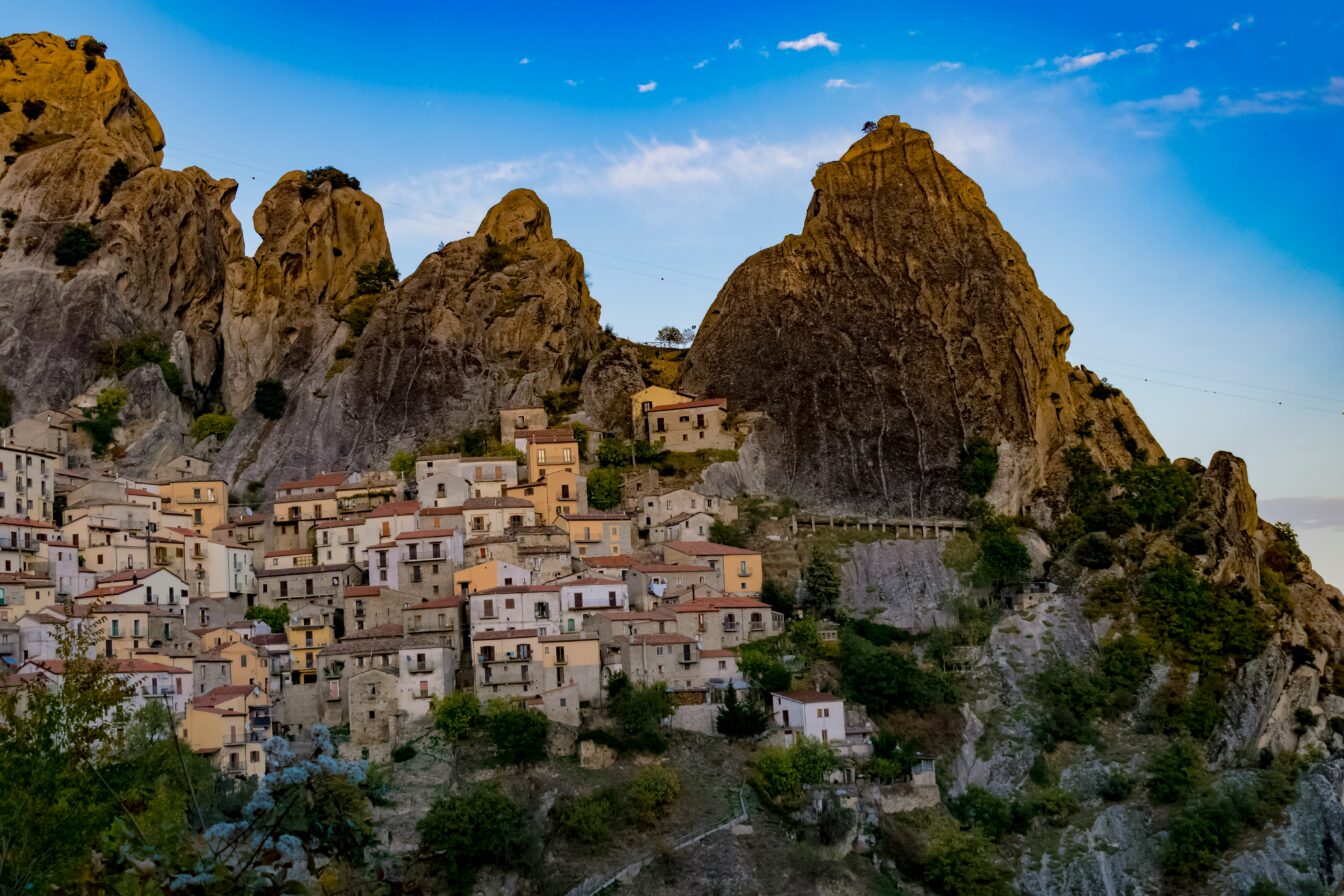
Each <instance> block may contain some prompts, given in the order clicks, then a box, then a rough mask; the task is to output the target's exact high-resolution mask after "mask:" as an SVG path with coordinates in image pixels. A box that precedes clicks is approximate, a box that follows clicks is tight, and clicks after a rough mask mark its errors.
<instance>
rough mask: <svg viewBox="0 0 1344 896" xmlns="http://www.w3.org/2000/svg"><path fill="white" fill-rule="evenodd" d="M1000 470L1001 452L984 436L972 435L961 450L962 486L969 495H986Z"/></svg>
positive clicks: (979, 496)
mask: <svg viewBox="0 0 1344 896" xmlns="http://www.w3.org/2000/svg"><path fill="white" fill-rule="evenodd" d="M998 472H999V452H998V449H997V448H995V447H994V443H993V442H991V441H990V440H989V439H987V438H985V437H984V436H971V437H970V438H969V439H967V440H966V445H965V446H964V447H963V448H962V452H961V487H962V488H963V489H965V490H966V493H967V494H968V495H971V496H973V497H976V498H981V497H984V495H985V493H986V492H988V491H989V489H990V487H991V486H992V485H993V484H994V476H995V475H996V474H997V473H998Z"/></svg>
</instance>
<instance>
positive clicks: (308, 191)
mask: <svg viewBox="0 0 1344 896" xmlns="http://www.w3.org/2000/svg"><path fill="white" fill-rule="evenodd" d="M303 176H304V182H303V183H302V184H300V185H299V198H300V199H302V200H304V201H305V202H306V201H307V200H309V199H312V198H313V197H314V196H316V195H317V191H318V188H320V187H321V186H322V185H323V184H331V188H332V190H339V189H342V188H349V189H351V190H358V189H359V178H357V177H351V176H350V175H348V174H346V173H345V172H344V171H342V170H341V169H339V168H333V167H331V166H330V165H328V166H325V167H322V168H312V169H310V170H308V171H305V172H304V173H303Z"/></svg>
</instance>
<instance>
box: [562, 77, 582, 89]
mask: <svg viewBox="0 0 1344 896" xmlns="http://www.w3.org/2000/svg"><path fill="white" fill-rule="evenodd" d="M565 84H566V85H568V86H570V87H578V86H579V82H578V81H575V80H574V79H573V78H566V79H565Z"/></svg>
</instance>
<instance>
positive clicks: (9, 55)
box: [0, 41, 14, 62]
mask: <svg viewBox="0 0 1344 896" xmlns="http://www.w3.org/2000/svg"><path fill="white" fill-rule="evenodd" d="M13 61H14V48H13V47H11V46H10V45H9V44H7V43H5V42H4V41H0V62H13Z"/></svg>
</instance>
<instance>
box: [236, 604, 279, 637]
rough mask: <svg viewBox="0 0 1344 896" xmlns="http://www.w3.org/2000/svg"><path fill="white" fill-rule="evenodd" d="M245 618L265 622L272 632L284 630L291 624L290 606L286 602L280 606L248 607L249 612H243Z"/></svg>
mask: <svg viewBox="0 0 1344 896" xmlns="http://www.w3.org/2000/svg"><path fill="white" fill-rule="evenodd" d="M243 618H244V619H255V620H257V621H258V622H264V623H266V625H267V627H268V628H270V630H271V631H272V632H283V631H284V630H285V626H286V625H288V624H289V607H288V606H287V605H285V604H281V605H280V606H278V607H263V606H261V605H257V606H253V607H248V608H247V612H246V613H244V614H243Z"/></svg>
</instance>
